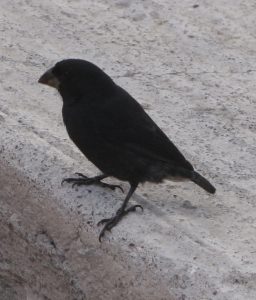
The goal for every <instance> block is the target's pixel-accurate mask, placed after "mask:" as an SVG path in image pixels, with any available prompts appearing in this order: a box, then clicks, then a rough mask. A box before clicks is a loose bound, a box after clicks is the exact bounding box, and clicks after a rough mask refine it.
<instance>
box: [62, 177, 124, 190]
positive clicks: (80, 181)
mask: <svg viewBox="0 0 256 300" xmlns="http://www.w3.org/2000/svg"><path fill="white" fill-rule="evenodd" d="M76 174H77V175H78V176H79V178H65V179H63V180H62V182H61V184H63V183H64V182H68V183H72V187H74V186H76V185H77V186H80V185H90V184H96V185H99V186H101V187H107V188H110V189H111V190H115V189H116V188H119V189H120V190H121V191H122V192H124V191H123V189H122V187H121V186H120V185H115V184H108V183H105V182H102V181H101V180H102V179H104V178H107V177H108V175H105V174H102V175H98V176H95V177H91V178H89V177H87V176H85V175H83V174H82V173H76Z"/></svg>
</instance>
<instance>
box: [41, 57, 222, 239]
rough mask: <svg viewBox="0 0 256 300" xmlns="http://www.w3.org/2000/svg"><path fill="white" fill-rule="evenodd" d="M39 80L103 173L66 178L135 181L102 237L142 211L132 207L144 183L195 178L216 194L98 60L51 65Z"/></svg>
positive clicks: (82, 181)
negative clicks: (58, 101)
mask: <svg viewBox="0 0 256 300" xmlns="http://www.w3.org/2000/svg"><path fill="white" fill-rule="evenodd" d="M38 82H39V83H41V84H45V85H48V86H50V87H54V88H56V89H57V90H58V92H59V94H60V95H61V97H62V100H63V105H62V116H63V122H64V125H65V126H66V130H67V133H68V135H69V137H70V139H71V140H72V141H73V142H74V144H75V145H76V146H77V147H78V148H79V149H80V151H81V152H82V153H83V154H84V156H85V157H86V158H87V159H88V160H89V161H91V162H92V163H93V164H94V165H95V166H96V167H97V168H98V169H99V170H100V171H101V174H100V175H97V176H95V177H91V178H89V177H87V176H86V175H84V174H82V173H77V174H78V176H79V177H77V178H72V177H70V178H66V179H64V180H63V181H62V182H68V183H72V185H73V186H74V185H89V184H98V185H101V186H102V187H107V188H111V189H112V190H114V189H116V188H120V189H121V190H122V188H121V187H120V186H119V185H111V184H107V183H105V182H103V181H102V180H103V179H105V178H107V177H114V178H117V179H118V180H120V181H126V182H128V183H129V185H130V188H129V191H128V193H127V195H126V197H125V199H124V201H123V203H122V205H121V206H120V208H119V209H118V210H117V211H116V213H115V214H114V215H113V216H111V217H109V218H105V219H103V220H101V221H100V222H99V223H98V225H103V227H102V230H101V231H100V234H99V241H101V240H102V238H103V236H104V235H105V232H106V231H111V229H112V228H113V227H114V226H116V225H117V224H118V223H119V222H120V220H121V219H122V218H123V217H124V216H125V215H127V214H128V213H130V212H133V211H136V209H137V208H140V209H142V210H143V207H142V206H141V205H138V204H137V205H132V206H130V207H128V201H129V199H130V198H131V197H132V195H133V193H134V192H135V190H136V189H137V187H138V185H139V184H142V183H145V182H152V183H161V182H162V181H163V180H171V181H172V180H173V181H189V180H190V181H192V182H194V183H195V184H197V185H198V186H200V187H201V188H203V189H204V190H206V191H207V192H208V193H211V194H214V193H215V191H216V189H215V187H214V186H213V185H212V184H211V183H210V182H209V181H208V180H207V179H206V178H204V177H203V176H202V175H200V174H199V173H198V172H197V171H195V169H194V167H193V166H192V164H191V163H190V162H189V161H188V160H187V159H186V158H185V157H184V155H183V154H182V153H181V152H180V151H179V149H178V148H177V147H176V146H175V145H174V143H173V142H172V141H171V140H170V139H169V138H168V136H167V135H166V134H165V133H164V132H163V131H162V130H161V129H160V128H159V127H158V126H157V124H156V123H155V122H154V121H153V120H152V119H151V117H150V116H149V115H148V114H147V113H146V112H145V110H144V109H143V107H142V106H141V105H140V104H139V102H137V101H136V100H135V99H134V98H133V97H132V96H131V95H130V94H129V93H128V92H127V91H126V90H125V89H123V88H122V87H121V86H119V85H118V84H116V83H115V82H114V80H113V79H112V78H111V77H110V76H109V75H107V74H106V73H105V72H104V71H103V70H102V69H101V68H99V67H98V66H96V65H95V64H93V63H91V62H89V61H86V60H82V59H64V60H62V61H59V62H57V63H56V64H55V65H54V66H53V67H52V68H50V69H48V70H47V71H46V72H45V73H44V74H43V75H42V76H41V77H40V78H39V80H38Z"/></svg>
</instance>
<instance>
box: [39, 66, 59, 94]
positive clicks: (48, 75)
mask: <svg viewBox="0 0 256 300" xmlns="http://www.w3.org/2000/svg"><path fill="white" fill-rule="evenodd" d="M52 69H53V68H51V69H50V70H48V71H46V72H45V73H44V74H43V75H42V76H41V77H40V78H39V80H38V82H39V83H42V84H46V85H49V86H52V87H54V88H56V89H58V88H59V85H60V81H59V80H58V78H57V77H56V76H55V75H54V74H53V73H52Z"/></svg>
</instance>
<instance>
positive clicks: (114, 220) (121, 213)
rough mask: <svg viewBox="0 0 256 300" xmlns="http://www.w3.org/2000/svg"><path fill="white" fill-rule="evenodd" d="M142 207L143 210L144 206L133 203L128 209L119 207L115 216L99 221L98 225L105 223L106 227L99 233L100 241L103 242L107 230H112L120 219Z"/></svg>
mask: <svg viewBox="0 0 256 300" xmlns="http://www.w3.org/2000/svg"><path fill="white" fill-rule="evenodd" d="M137 207H138V208H140V209H141V210H142V211H143V207H142V206H141V205H139V204H137V205H133V206H131V207H129V208H127V209H126V210H121V209H118V211H117V212H116V215H115V216H114V217H113V218H108V219H102V220H100V221H99V222H98V224H97V225H98V226H99V225H102V224H104V223H105V225H104V227H103V228H102V230H101V232H100V235H99V241H100V242H101V239H102V237H103V236H104V235H105V231H111V229H112V228H113V227H114V226H116V225H117V223H119V221H120V220H121V219H122V218H123V217H124V216H125V215H127V214H128V213H129V212H132V211H136V208H137Z"/></svg>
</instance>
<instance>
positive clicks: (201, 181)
mask: <svg viewBox="0 0 256 300" xmlns="http://www.w3.org/2000/svg"><path fill="white" fill-rule="evenodd" d="M190 180H191V181H193V182H194V183H195V184H197V185H199V186H200V187H201V188H203V189H204V190H206V191H207V192H208V193H211V194H214V193H215V191H216V189H215V187H214V186H213V185H212V184H210V182H209V181H208V180H207V179H205V178H204V177H203V176H201V175H200V174H199V173H197V172H196V171H192V176H191V177H190Z"/></svg>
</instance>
